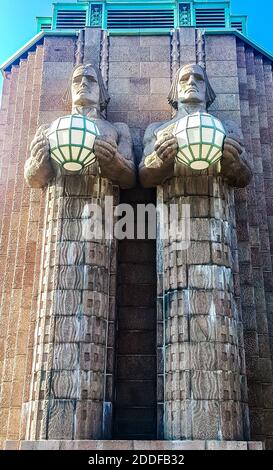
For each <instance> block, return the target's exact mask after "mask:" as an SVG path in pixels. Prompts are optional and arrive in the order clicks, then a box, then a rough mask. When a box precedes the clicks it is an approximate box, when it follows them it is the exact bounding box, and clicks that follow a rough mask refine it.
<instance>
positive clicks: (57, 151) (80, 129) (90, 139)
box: [46, 114, 99, 171]
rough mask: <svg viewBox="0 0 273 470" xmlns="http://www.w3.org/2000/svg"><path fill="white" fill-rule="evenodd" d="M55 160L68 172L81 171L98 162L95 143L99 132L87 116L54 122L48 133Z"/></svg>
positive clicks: (77, 116)
mask: <svg viewBox="0 0 273 470" xmlns="http://www.w3.org/2000/svg"><path fill="white" fill-rule="evenodd" d="M46 135H47V138H48V140H49V146H50V154H51V157H52V158H53V160H55V161H56V162H57V163H58V164H59V165H61V166H62V167H63V168H64V169H65V170H68V171H79V170H82V169H83V168H85V167H87V166H89V165H91V164H92V163H94V161H95V160H96V157H95V154H94V151H93V149H94V142H95V138H96V136H97V135H99V130H98V127H97V126H96V124H95V123H94V122H93V121H91V120H90V119H89V118H87V117H86V116H83V115H81V114H72V115H70V116H63V117H60V118H58V119H56V121H54V122H53V123H52V124H51V126H50V128H49V130H48V131H47V133H46Z"/></svg>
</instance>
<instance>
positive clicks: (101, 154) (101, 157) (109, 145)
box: [94, 136, 118, 165]
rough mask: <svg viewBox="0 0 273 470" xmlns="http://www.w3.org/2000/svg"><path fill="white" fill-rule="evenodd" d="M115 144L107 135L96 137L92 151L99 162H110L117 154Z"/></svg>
mask: <svg viewBox="0 0 273 470" xmlns="http://www.w3.org/2000/svg"><path fill="white" fill-rule="evenodd" d="M117 148H118V147H117V144H116V142H115V141H114V140H112V139H110V138H108V137H104V136H103V137H101V138H98V137H97V138H96V140H95V143H94V152H95V155H96V157H97V159H98V162H99V164H102V165H104V164H107V163H110V162H111V161H112V160H113V159H114V158H115V156H116V154H117Z"/></svg>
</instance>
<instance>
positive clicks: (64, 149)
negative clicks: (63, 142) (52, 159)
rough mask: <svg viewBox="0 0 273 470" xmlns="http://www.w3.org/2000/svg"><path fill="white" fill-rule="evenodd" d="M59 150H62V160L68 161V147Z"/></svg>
mask: <svg viewBox="0 0 273 470" xmlns="http://www.w3.org/2000/svg"><path fill="white" fill-rule="evenodd" d="M61 150H62V153H63V156H64V159H65V160H70V151H69V147H68V146H67V147H62V148H61Z"/></svg>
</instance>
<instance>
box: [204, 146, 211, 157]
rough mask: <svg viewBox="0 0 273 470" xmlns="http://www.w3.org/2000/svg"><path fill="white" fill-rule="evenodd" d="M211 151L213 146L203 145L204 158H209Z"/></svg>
mask: <svg viewBox="0 0 273 470" xmlns="http://www.w3.org/2000/svg"><path fill="white" fill-rule="evenodd" d="M210 149H211V145H206V144H202V158H204V159H206V158H207V156H208V153H209V151H210Z"/></svg>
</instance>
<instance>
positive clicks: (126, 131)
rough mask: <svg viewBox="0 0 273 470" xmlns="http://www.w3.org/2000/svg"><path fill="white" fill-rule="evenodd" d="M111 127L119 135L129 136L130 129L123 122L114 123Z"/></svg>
mask: <svg viewBox="0 0 273 470" xmlns="http://www.w3.org/2000/svg"><path fill="white" fill-rule="evenodd" d="M113 126H114V127H115V129H116V130H117V131H118V133H119V135H128V134H130V128H129V126H128V124H126V123H125V122H114V123H113Z"/></svg>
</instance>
